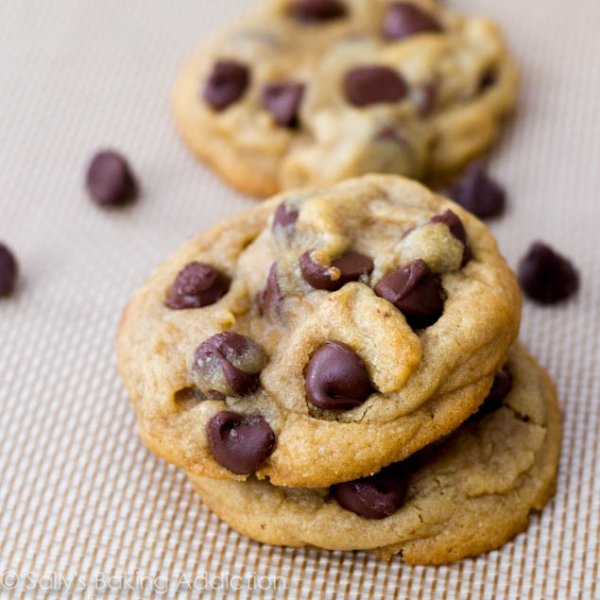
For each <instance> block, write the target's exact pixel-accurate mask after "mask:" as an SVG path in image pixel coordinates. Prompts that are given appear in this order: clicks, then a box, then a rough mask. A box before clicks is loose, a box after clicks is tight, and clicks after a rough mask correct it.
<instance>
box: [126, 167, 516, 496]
mask: <svg viewBox="0 0 600 600" xmlns="http://www.w3.org/2000/svg"><path fill="white" fill-rule="evenodd" d="M448 211H450V212H448ZM452 215H454V217H453V219H455V220H456V222H454V224H453V225H452V227H450V226H449V225H448V223H449V222H451V221H452V218H450V217H451V216H452ZM448 219H450V220H449V221H448V222H446V221H447V220H448ZM461 223H462V225H460V227H458V225H459V224H461ZM463 226H464V228H463ZM453 230H454V231H455V232H457V233H459V234H460V231H459V230H461V231H462V234H463V239H464V242H466V243H463V241H461V240H460V239H458V238H457V237H456V235H455V234H454V233H453ZM349 256H350V259H349V258H348V257H349ZM357 256H358V258H356V257H357ZM340 261H341V262H340ZM191 263H202V265H204V268H205V269H209V268H210V269H213V270H215V272H218V273H219V276H218V277H217V276H215V277H214V278H213V279H211V281H212V284H211V285H212V287H211V288H210V290H209V291H210V293H211V294H212V295H211V297H210V302H211V303H210V304H208V305H205V306H202V307H199V308H183V309H173V308H172V307H170V306H169V304H171V305H172V304H173V302H181V301H185V302H188V301H189V300H190V298H191V297H187V296H185V295H184V296H177V294H175V295H174V292H173V290H174V289H176V290H179V287H178V284H177V282H180V279H181V273H182V272H183V271H187V270H188V269H189V265H190V264H191ZM336 264H337V265H338V267H336V266H335V265H336ZM415 264H416V265H419V266H420V267H421V268H422V269H423V270H424V272H425V273H427V274H426V275H425V276H424V279H422V280H418V281H417V280H416V279H414V278H413V275H415V274H416V272H417V270H413V269H412V267H413V266H415ZM357 265H358V267H357ZM424 265H425V266H424ZM209 266H210V267H209ZM407 269H408V270H409V271H410V273H411V274H410V277H409V278H408V280H405V288H404V292H406V290H409V292H410V293H408V295H407V296H405V297H404V299H403V300H398V298H400V297H401V296H402V294H397V295H396V296H395V295H394V294H395V290H396V288H395V287H394V286H395V285H396V283H394V281H391V280H390V276H393V277H392V278H391V279H393V278H394V277H396V276H400V277H401V276H402V274H404V275H406V273H407ZM416 276H417V275H415V277H416ZM306 277H308V279H307V278H306ZM309 280H310V282H309ZM386 281H389V284H388V285H387V286H383V283H384V282H386ZM311 282H312V283H311ZM344 282H345V283H344ZM411 282H412V283H411ZM315 286H317V287H315ZM323 286H326V287H327V288H328V289H323ZM411 286H414V287H412V288H411ZM410 290H412V291H410ZM179 291H181V290H179ZM390 294H391V295H390ZM182 299H183V300H182ZM192 299H193V298H192ZM205 299H206V297H205ZM394 302H396V303H394ZM403 303H404V304H403ZM398 306H400V307H401V309H402V310H400V309H399V308H398ZM520 308H521V306H520V293H519V290H518V285H517V283H516V280H515V277H514V275H513V273H512V272H511V271H510V269H509V268H508V266H507V265H506V263H505V262H504V260H503V259H502V257H501V256H500V254H499V253H498V250H497V246H496V243H495V241H494V238H493V236H492V234H491V233H490V231H489V230H488V228H487V227H486V226H485V225H484V224H482V223H481V222H480V221H479V220H477V219H476V218H475V217H473V216H472V215H470V214H468V213H467V212H465V211H464V210H462V209H461V208H460V207H459V206H458V205H456V204H454V203H453V202H451V201H449V200H446V199H444V198H442V197H440V196H437V195H435V194H433V193H432V192H430V191H429V190H427V189H426V188H425V187H423V186H421V185H420V184H417V183H415V182H412V181H409V180H406V179H403V178H401V177H396V176H365V177H363V178H359V179H355V180H350V181H347V182H345V183H342V184H339V185H337V186H335V187H333V188H330V189H325V190H313V191H302V192H290V193H288V194H284V195H281V196H279V197H276V198H274V199H272V200H270V201H268V202H265V203H263V204H261V205H260V206H259V207H256V208H255V209H253V210H250V211H248V212H245V213H242V214H239V215H237V216H234V217H232V218H230V219H228V220H226V221H224V222H223V223H221V224H220V225H217V226H216V227H214V228H213V229H211V230H209V231H207V232H205V233H202V234H201V235H199V236H198V237H197V238H195V239H193V240H190V241H189V242H188V243H187V244H185V245H184V246H183V247H182V248H181V249H180V250H178V251H177V252H175V253H174V254H173V255H172V256H171V257H170V258H169V259H168V260H167V261H166V262H165V263H164V264H162V265H161V266H160V267H159V268H158V270H157V271H156V273H155V274H154V275H153V276H152V278H151V279H150V280H149V281H148V282H147V283H146V285H145V286H144V287H143V288H142V289H141V290H139V291H138V292H137V293H136V294H135V296H134V297H133V298H132V300H131V302H130V304H129V306H128V308H127V309H126V311H125V313H124V315H123V319H122V323H121V326H120V330H119V336H118V366H119V370H120V373H121V375H122V378H123V380H124V382H125V385H126V387H127V389H128V391H129V393H130V396H131V399H132V401H133V403H134V405H135V408H136V411H137V415H138V423H139V429H140V432H141V435H142V437H143V439H144V441H145V442H146V444H147V445H148V446H149V447H150V448H151V449H152V450H154V451H155V452H156V453H158V454H159V455H161V456H163V457H164V458H166V459H167V460H169V461H171V462H173V463H175V464H176V465H178V466H180V467H183V468H184V469H186V470H187V471H188V472H190V473H194V474H197V475H206V476H210V477H217V478H233V479H238V480H242V479H245V478H247V475H248V473H249V471H251V470H252V471H256V474H257V476H258V477H259V478H262V477H269V478H270V479H271V481H272V482H273V483H275V484H277V485H286V486H296V487H319V486H327V485H330V484H331V483H334V482H338V481H343V480H350V479H354V478H356V477H361V476H364V475H368V474H370V473H373V472H375V471H378V470H379V469H380V468H381V467H383V466H384V465H387V464H390V463H392V462H395V461H398V460H402V459H403V458H405V457H407V456H409V455H410V454H412V453H413V452H415V451H416V450H418V449H420V448H422V447H423V446H425V445H427V444H428V443H430V442H431V441H433V440H435V439H438V438H440V437H442V436H443V435H446V434H447V433H449V432H450V431H452V430H453V429H455V428H456V427H457V426H458V425H459V424H460V423H461V422H462V421H464V420H465V419H466V418H467V417H468V416H469V415H470V414H471V413H473V412H474V411H475V410H476V409H477V407H478V406H479V404H480V403H481V401H482V400H483V398H484V397H485V396H486V394H487V392H488V390H489V388H490V386H491V384H492V380H493V377H494V373H495V372H496V371H497V370H498V369H499V368H500V366H501V365H502V363H503V361H504V359H505V356H506V353H507V351H508V349H509V347H510V346H511V345H512V343H513V342H514V340H515V339H516V336H517V332H518V326H519V319H520ZM425 309H426V310H425ZM415 311H416V312H415ZM423 311H424V312H423ZM409 315H413V316H409ZM424 315H425V316H424ZM424 318H425V320H426V323H425V322H424V321H423V319H424ZM215 336H217V337H215ZM240 336H242V337H240ZM226 338H227V339H228V340H230V341H231V340H233V341H234V342H235V340H237V341H238V342H239V344H238V346H239V347H238V350H239V352H238V350H235V348H234V347H233V346H235V344H233V346H232V345H231V344H230V345H229V346H227V344H225V341H227V339H226ZM224 340H225V341H224ZM240 340H241V341H240ZM227 343H229V342H227ZM235 343H236V344H237V342H235ZM215 344H216V345H215ZM219 344H221V345H220V346H219ZM223 344H225V345H223ZM217 346H219V348H220V350H219V348H217ZM340 348H341V350H340ZM217 351H218V352H221V354H218V352H217ZM215 353H216V354H215ZM328 353H333V354H328ZM215 356H216V357H217V358H215ZM323 356H325V360H321V359H322V358H323ZM207 357H208V358H207ZM211 357H212V358H211ZM215 361H216V362H215ZM328 365H333V367H332V368H331V369H328ZM233 367H235V369H234V368H233ZM232 373H233V374H234V375H235V377H234V376H233V375H232ZM234 388H235V389H234ZM340 402H341V403H342V404H344V406H343V407H340V404H339V403H340ZM347 403H350V406H348V405H347ZM224 411H228V412H233V413H235V414H238V415H250V416H252V420H253V425H252V428H253V429H252V428H251V429H252V432H254V433H257V435H258V434H260V436H259V437H260V439H259V440H257V439H255V438H252V441H251V442H249V443H251V444H254V446H253V448H254V450H255V451H256V452H258V454H259V455H260V453H263V456H262V458H263V459H264V460H260V461H258V462H259V463H260V464H259V465H258V466H257V468H256V469H250V468H247V467H245V466H244V467H243V468H242V467H241V466H240V468H239V469H238V470H237V471H236V465H233V470H232V468H231V464H230V463H231V461H229V459H228V458H227V457H226V456H225V457H224V458H223V457H222V458H221V459H220V461H217V460H215V446H214V444H216V443H219V440H217V441H215V439H216V438H214V436H213V440H212V442H211V439H209V438H210V436H209V434H207V427H208V426H209V424H210V422H212V420H213V418H214V417H215V416H216V415H218V414H219V413H222V412H224ZM255 417H256V418H255ZM257 419H258V420H260V423H259V424H258V425H257ZM263 421H264V422H263ZM265 424H267V425H268V428H270V430H271V431H272V434H273V435H272V437H269V436H270V435H271V434H269V433H268V431H267V429H268V428H267V429H265ZM242 425H244V427H246V425H247V424H242ZM242 425H241V424H239V423H233V424H232V422H229V424H224V423H222V427H224V428H225V429H227V431H230V429H231V428H232V427H233V428H234V429H236V428H237V427H238V426H239V427H241V426H242ZM213 426H216V425H215V424H214V423H213ZM228 428H229V429H228ZM242 429H243V428H242ZM223 431H224V430H223V429H221V430H219V432H220V433H219V432H217V433H215V435H217V437H218V435H221V434H223V435H228V434H227V431H225V433H223ZM243 431H246V433H248V431H249V430H248V428H247V427H246V429H243V430H238V429H236V432H235V435H237V433H243ZM252 432H251V433H252ZM213 433H214V432H213ZM243 435H246V434H245V433H243ZM238 441H240V438H239V437H238ZM241 441H242V442H243V443H245V442H246V441H248V440H247V439H246V438H244V437H243V436H242V438H241ZM211 443H212V444H213V446H211ZM220 450H223V451H227V448H220ZM220 450H219V448H217V452H220ZM256 456H258V455H257V454H256V453H255V457H256ZM246 458H248V456H246V457H245V459H246ZM245 459H244V460H245ZM257 460H258V459H257ZM244 464H245V465H247V464H249V463H248V462H247V461H246V462H245V463H244ZM224 465H226V466H224ZM233 471H235V472H233ZM242 471H243V472H242Z"/></svg>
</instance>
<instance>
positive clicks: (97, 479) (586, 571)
mask: <svg viewBox="0 0 600 600" xmlns="http://www.w3.org/2000/svg"><path fill="white" fill-rule="evenodd" d="M365 1H367V0H365ZM250 4H251V2H250V1H243V0H224V1H222V2H215V1H213V0H177V2H164V1H160V0H152V1H150V0H128V1H127V2H123V1H120V0H102V1H101V0H86V1H82V0H54V1H52V2H22V1H19V0H3V1H2V2H0V90H2V92H1V94H2V106H1V108H0V134H1V136H0V182H1V186H0V240H3V241H5V242H7V243H8V244H10V245H11V246H12V247H13V248H14V250H15V252H16V253H17V254H18V257H19V259H20V262H21V267H22V278H21V280H20V285H19V289H18V293H17V294H16V296H15V297H14V298H13V299H10V300H2V301H0V588H1V590H0V597H6V596H10V595H13V596H14V597H22V596H23V595H24V593H25V591H24V590H26V589H28V588H30V589H29V591H27V592H26V593H27V597H46V596H47V595H48V592H47V590H48V589H53V590H54V593H55V596H57V597H58V596H65V597H66V596H67V595H71V596H74V597H81V596H84V595H85V596H89V597H93V596H100V595H105V596H114V597H145V598H148V597H151V596H153V595H154V596H156V595H160V594H161V592H164V593H162V597H176V596H178V597H199V596H201V595H202V594H203V592H204V590H205V588H214V589H213V590H212V591H211V594H214V595H215V596H222V595H223V596H231V597H247V596H258V595H259V594H261V593H263V594H265V595H267V596H275V595H277V596H280V597H283V596H285V595H287V597H307V598H310V597H319V596H323V597H329V598H334V597H336V598H342V597H352V598H358V597H360V598H369V597H375V598H383V597H386V598H391V597H393V595H394V594H397V596H398V597H400V598H411V600H413V599H414V600H416V599H421V600H425V599H430V598H465V599H466V598H490V599H506V598H515V599H522V598H539V599H542V600H547V599H551V598H582V599H585V600H588V599H594V598H600V583H599V581H600V571H599V560H600V534H599V527H600V524H599V517H600V432H599V426H600V418H599V415H600V367H599V364H600V300H599V299H600V249H599V238H600V233H599V232H600V200H599V199H598V195H599V190H600V110H599V108H598V107H599V104H598V102H599V101H598V98H599V97H600V70H599V69H598V60H599V57H600V39H599V38H598V36H597V28H598V25H599V23H600V2H599V1H598V0H575V1H572V2H565V0H529V1H528V2H521V1H517V0H505V1H504V2H489V1H487V2H486V1H485V0H452V4H453V5H454V6H456V7H457V8H460V9H464V10H469V11H473V12H483V13H488V14H490V15H491V16H494V17H496V18H498V19H499V20H500V22H501V23H503V24H504V26H505V29H506V31H507V35H508V37H509V39H510V42H511V45H512V47H513V49H514V51H515V54H516V56H517V58H518V59H519V61H520V62H521V65H522V67H523V81H524V86H523V94H522V100H521V106H520V110H519V114H518V117H517V118H516V119H514V120H513V122H512V123H511V124H510V126H509V128H508V131H507V135H506V136H505V137H504V140H503V143H502V144H501V145H500V146H499V148H498V150H497V151H496V152H495V154H494V157H493V161H492V164H493V171H494V172H495V173H496V174H497V176H498V178H499V179H500V180H501V181H503V182H504V183H505V184H506V186H507V187H508V189H509V191H510V209H509V211H508V213H507V214H506V216H505V217H504V218H502V219H500V220H499V221H497V222H494V223H492V227H493V229H494V231H495V233H496V234H497V235H498V238H499V241H500V245H501V248H502V249H503V251H504V253H505V254H506V256H507V257H508V259H509V261H510V263H511V264H512V265H513V266H514V265H516V263H517V261H518V258H519V257H520V256H521V255H522V254H523V253H524V251H525V249H526V247H527V246H528V244H529V242H530V241H532V240H533V239H534V238H541V239H544V240H546V241H548V242H550V243H552V244H553V245H555V247H556V248H557V249H559V250H561V251H563V252H565V253H566V254H568V255H570V256H571V257H572V258H573V259H574V260H575V262H576V263H577V265H578V266H579V268H580V270H581V275H582V283H583V287H582V289H581V291H580V293H579V295H578V297H577V298H576V300H574V301H572V302H569V303H568V304H566V305H565V306H563V307H558V308H545V309H544V308H539V307H536V306H534V305H532V304H531V303H527V305H526V308H525V313H524V322H523V333H522V338H523V340H524V341H525V343H527V344H528V346H529V347H530V349H531V350H532V351H533V352H534V353H535V354H536V355H537V356H538V357H539V358H540V360H541V362H542V364H544V365H545V366H547V367H548V368H549V370H550V372H551V373H552V374H553V375H554V376H555V378H556V380H557V383H558V388H559V392H560V398H561V403H562V408H563V412H564V445H563V454H562V459H561V466H560V475H559V480H558V492H557V494H556V497H555V499H554V500H553V501H552V502H551V503H550V504H549V505H548V507H547V508H546V510H544V512H543V513H542V515H541V516H540V517H535V518H534V519H533V521H532V524H531V526H530V527H529V529H528V531H527V532H526V533H525V534H521V535H519V536H518V537H517V538H516V539H515V540H514V541H513V542H511V543H509V544H507V545H506V546H505V547H504V548H502V549H501V550H499V551H495V552H491V553H490V554H488V555H486V556H481V557H479V558H477V559H475V560H466V561H462V562H460V563H458V564H454V565H451V566H448V567H441V568H409V567H407V566H403V565H401V564H400V563H399V562H398V561H392V562H390V563H389V564H388V563H385V562H381V561H378V560H377V559H376V558H375V557H373V556H370V555H367V554H364V553H355V554H352V553H346V554H344V553H339V552H319V551H316V550H286V549H276V548H270V547H265V546H261V545H259V544H257V543H254V542H251V541H249V540H248V539H245V538H243V537H240V536H238V535H237V534H236V533H234V532H233V531H231V530H230V529H229V528H228V527H227V526H226V525H224V524H223V523H221V522H219V521H218V519H217V518H216V517H214V516H213V515H211V514H210V513H209V512H208V510H207V509H206V508H204V507H203V506H202V505H201V503H200V502H199V500H198V499H197V498H196V497H195V496H194V494H193V493H192V489H191V486H190V485H189V484H188V483H187V481H186V480H185V477H184V476H183V474H181V473H179V472H177V471H176V470H175V469H174V468H172V467H170V466H168V465H166V464H165V463H163V462H161V461H160V460H158V459H156V458H154V457H153V456H152V455H150V453H149V452H148V451H147V450H146V449H145V448H144V447H143V446H142V444H141V442H140V441H139V439H138V436H137V434H136V431H135V423H134V416H133V412H132V410H131V409H130V407H129V406H128V404H127V399H126V396H125V393H124V391H123V388H122V386H121V384H120V382H119V380H118V378H117V375H116V372H115V365H114V333H115V329H116V326H117V322H118V319H119V316H120V311H121V309H122V308H123V306H124V304H125V302H126V300H127V298H128V296H129V295H130V293H131V292H132V291H133V290H134V289H135V288H136V286H138V284H140V283H141V282H142V281H143V280H144V278H145V277H146V276H147V275H148V274H149V272H150V271H151V269H152V268H153V267H154V266H156V265H157V264H158V263H159V262H160V261H161V260H162V259H163V258H164V257H165V256H166V254H167V253H168V252H170V251H172V250H174V249H175V248H176V247H177V246H178V245H179V244H180V243H181V242H182V241H183V240H184V239H185V238H187V237H189V236H191V235H192V234H194V233H195V232H197V231H199V230H200V229H202V228H204V227H207V226H210V225H212V224H213V223H215V222H216V221H218V220H219V219H220V218H222V217H224V216H226V215H229V214H231V213H232V212H234V211H236V210H241V209H243V208H245V207H248V206H250V205H251V204H252V202H253V201H252V200H249V199H245V198H242V197H240V196H238V195H235V194H234V193H233V192H231V191H229V190H227V189H226V188H225V187H224V186H223V185H222V184H221V183H220V182H219V181H218V180H217V179H216V177H214V176H213V175H212V174H211V173H210V172H209V171H207V170H206V169H205V168H204V167H202V166H200V165H198V164H197V163H196V162H195V161H194V160H193V159H192V158H191V157H190V156H189V155H188V154H187V153H186V151H185V150H184V148H183V147H182V146H181V144H180V143H179V141H178V140H177V138H176V135H175V133H174V131H173V127H172V123H171V119H170V115H169V112H168V93H169V89H170V86H171V84H172V81H173V78H174V76H175V73H176V71H177V68H178V67H179V65H180V63H181V62H182V61H183V60H184V59H185V58H186V57H187V56H188V54H189V53H190V52H191V51H193V50H194V48H195V47H196V45H197V44H198V43H200V42H201V41H202V40H203V39H205V38H206V36H207V35H208V33H209V32H210V31H211V30H213V29H215V28H217V27H218V26H221V25H222V24H224V23H226V22H227V21H228V20H229V19H231V18H232V17H234V16H236V15H237V14H239V12H241V11H244V10H247V8H249V6H250ZM105 146H115V147H117V148H120V149H121V150H123V151H124V152H125V153H126V154H127V155H128V156H129V157H130V158H131V161H132V164H133V166H134V169H135V170H136V172H137V174H138V176H139V178H140V180H141V183H142V186H143V195H142V197H141V198H140V200H139V202H137V204H136V205H134V206H132V207H130V208H128V209H126V210H122V211H102V210H100V209H98V208H97V207H96V206H95V205H92V204H91V203H90V202H89V201H88V200H87V198H86V196H85V194H84V193H83V191H82V176H83V169H84V166H85V164H86V162H87V160H88V158H89V156H90V154H91V153H93V152H94V150H96V149H97V148H99V147H105ZM110 577H112V579H109V578H110ZM69 586H70V587H69ZM11 588H13V589H12V590H11ZM84 588H85V589H84ZM165 588H168V589H167V590H166V591H164V589H165ZM224 588H225V589H224ZM260 588H265V591H264V592H261V591H260ZM274 588H276V589H274Z"/></svg>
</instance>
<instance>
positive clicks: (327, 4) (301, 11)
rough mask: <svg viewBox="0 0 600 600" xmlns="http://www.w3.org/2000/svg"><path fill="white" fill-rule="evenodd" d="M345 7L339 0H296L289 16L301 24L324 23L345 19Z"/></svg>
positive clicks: (346, 11)
mask: <svg viewBox="0 0 600 600" xmlns="http://www.w3.org/2000/svg"><path fill="white" fill-rule="evenodd" d="M347 13H348V10H347V8H346V5H345V4H344V3H343V2H340V1H339V0H297V1H296V2H293V3H292V4H291V6H290V9H289V14H290V16H292V17H293V18H294V19H297V20H298V21H300V22H302V23H326V22H328V21H334V20H336V19H341V18H342V17H345V16H346V14H347Z"/></svg>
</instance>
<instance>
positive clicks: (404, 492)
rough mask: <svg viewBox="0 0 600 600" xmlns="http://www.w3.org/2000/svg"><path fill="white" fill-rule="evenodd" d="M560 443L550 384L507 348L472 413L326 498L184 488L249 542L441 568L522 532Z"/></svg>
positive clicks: (209, 484) (203, 481) (201, 483)
mask: <svg viewBox="0 0 600 600" xmlns="http://www.w3.org/2000/svg"><path fill="white" fill-rule="evenodd" d="M560 440H561V430H560V413H559V409H558V405H557V399H556V392H555V388H554V385H553V383H552V381H551V379H550V377H549V376H548V374H547V373H546V372H545V371H544V369H542V368H541V367H540V366H539V365H538V364H537V363H536V362H535V360H534V359H533V358H532V357H531V356H529V355H528V354H527V352H526V351H525V350H524V349H523V348H522V347H521V346H517V347H515V348H513V349H512V350H511V352H510V353H509V358H508V362H507V364H506V368H505V371H503V372H502V373H500V374H498V376H497V378H496V381H495V385H494V388H492V392H491V394H490V396H489V397H488V399H487V400H486V402H485V403H484V404H483V406H482V408H481V409H480V410H479V412H478V413H477V414H476V415H474V416H473V417H471V418H470V419H469V420H468V421H466V422H465V423H464V424H463V425H461V427H460V428H459V429H457V430H456V431H455V432H454V433H453V434H451V435H450V436H449V437H447V438H445V439H444V440H443V441H441V442H439V443H437V444H434V445H432V446H429V447H428V448H426V449H425V450H423V451H421V452H419V453H417V454H416V455H413V456H412V457H411V458H409V459H408V460H406V461H404V462H402V463H397V464H396V465H392V466H390V467H387V468H386V469H384V470H383V471H380V472H379V473H377V474H376V475H374V476H371V477H368V478H364V479H360V480H356V481H354V482H347V483H344V484H338V485H335V486H332V487H331V488H329V489H298V488H283V487H276V486H274V485H271V484H270V483H268V482H266V481H256V480H250V481H246V482H237V481H225V480H223V481H221V480H214V479H209V478H206V477H198V476H190V479H191V480H192V483H193V485H194V487H195V489H196V491H197V492H198V493H199V494H200V496H201V498H202V500H203V501H204V502H205V503H206V504H207V505H208V506H209V507H210V508H211V509H212V510H213V511H214V512H215V513H217V514H218V515H219V516H220V517H221V518H222V519H223V520H224V521H226V522H227V523H229V525H231V526H232V527H233V528H234V529H236V530H238V531H239V532H240V533H243V534H245V535H247V536H249V537H251V538H254V539H256V540H258V541H261V542H264V543H267V544H274V545H283V546H316V547H319V548H325V549H331V550H373V551H375V552H376V553H377V554H379V555H380V556H382V557H385V558H389V557H391V556H393V555H395V554H399V555H400V556H401V557H402V559H403V560H404V561H405V562H407V563H412V564H441V563H448V562H451V561H454V560H458V559H461V558H465V557H467V556H474V555H476V554H479V553H481V552H486V551H488V550H492V549H494V548H498V547H499V546H501V545H502V544H503V543H505V542H506V541H508V540H509V539H510V538H512V537H513V536H514V535H516V534H517V533H519V532H520V531H522V530H523V529H525V527H526V526H527V523H528V520H529V514H530V513H531V511H532V510H540V509H541V508H542V507H543V506H544V504H545V503H546V502H547V501H548V499H549V498H550V496H551V495H552V494H553V493H554V489H555V482H556V472H557V467H558V458H559V451H560ZM344 507H345V508H344Z"/></svg>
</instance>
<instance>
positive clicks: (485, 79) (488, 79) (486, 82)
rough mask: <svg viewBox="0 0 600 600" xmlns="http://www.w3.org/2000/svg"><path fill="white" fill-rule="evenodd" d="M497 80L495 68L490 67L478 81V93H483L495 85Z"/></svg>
mask: <svg viewBox="0 0 600 600" xmlns="http://www.w3.org/2000/svg"><path fill="white" fill-rule="evenodd" d="M497 80H498V73H497V71H496V68H495V67H490V68H489V69H487V70H486V71H484V73H483V75H482V76H481V79H480V80H479V89H478V91H479V93H481V92H485V91H486V90H488V89H489V88H491V87H492V86H493V85H495V84H496V81H497Z"/></svg>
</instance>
